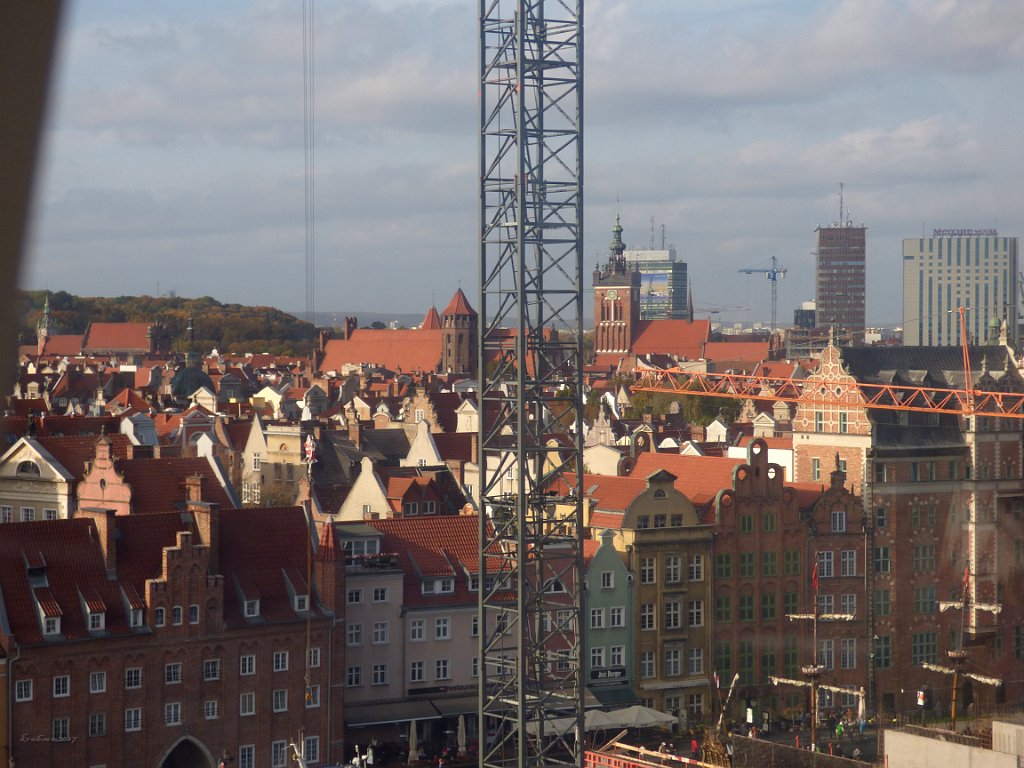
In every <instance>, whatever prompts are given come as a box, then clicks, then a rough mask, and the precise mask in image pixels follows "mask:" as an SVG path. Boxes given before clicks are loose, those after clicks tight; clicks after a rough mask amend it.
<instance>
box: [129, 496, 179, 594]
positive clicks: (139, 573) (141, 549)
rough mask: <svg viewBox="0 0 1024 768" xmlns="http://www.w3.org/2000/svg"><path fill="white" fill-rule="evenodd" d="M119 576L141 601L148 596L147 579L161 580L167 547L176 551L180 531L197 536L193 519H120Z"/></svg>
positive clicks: (176, 514)
mask: <svg viewBox="0 0 1024 768" xmlns="http://www.w3.org/2000/svg"><path fill="white" fill-rule="evenodd" d="M115 522H116V524H117V531H118V535H119V538H118V540H117V575H118V576H119V577H120V578H121V580H122V582H124V584H125V585H126V586H127V587H129V588H130V589H132V590H134V591H135V593H136V594H137V596H139V597H140V599H142V598H144V597H145V595H146V579H157V578H160V574H161V572H162V570H163V553H164V547H173V546H175V544H177V541H178V531H189V532H192V533H194V532H195V529H194V526H193V525H192V518H191V517H189V516H185V517H184V519H183V518H182V515H181V513H180V512H162V513H157V514H152V515H138V516H136V515H122V516H121V517H118V518H117V519H116V521H115Z"/></svg>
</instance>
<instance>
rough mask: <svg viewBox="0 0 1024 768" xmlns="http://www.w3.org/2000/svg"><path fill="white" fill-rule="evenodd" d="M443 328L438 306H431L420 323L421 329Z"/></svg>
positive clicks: (433, 329) (434, 329)
mask: <svg viewBox="0 0 1024 768" xmlns="http://www.w3.org/2000/svg"><path fill="white" fill-rule="evenodd" d="M440 328H441V318H440V316H439V315H438V314H437V307H431V308H430V309H428V310H427V314H426V315H425V316H424V318H423V322H422V323H420V330H421V331H437V330H440Z"/></svg>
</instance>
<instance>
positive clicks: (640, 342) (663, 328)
mask: <svg viewBox="0 0 1024 768" xmlns="http://www.w3.org/2000/svg"><path fill="white" fill-rule="evenodd" d="M709 338H711V321H710V320H694V321H693V322H692V323H691V322H689V321H687V320H641V321H640V322H638V323H637V324H636V326H635V328H634V331H633V344H632V345H631V347H630V348H631V351H632V352H633V354H635V355H646V354H670V355H675V356H676V357H685V358H689V359H690V360H699V359H700V358H701V357H703V356H704V344H705V343H706V342H707V341H708V339H709Z"/></svg>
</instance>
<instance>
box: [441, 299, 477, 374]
mask: <svg viewBox="0 0 1024 768" xmlns="http://www.w3.org/2000/svg"><path fill="white" fill-rule="evenodd" d="M477 333H478V332H477V316H476V310H475V309H473V308H472V307H471V306H469V300H468V299H466V294H464V293H463V292H462V289H461V288H459V289H458V290H457V291H455V295H454V296H452V300H451V301H449V302H448V306H447V307H445V308H444V312H442V313H441V372H442V373H467V374H469V375H470V376H475V375H476V355H477V343H478V341H479V339H478V336H477Z"/></svg>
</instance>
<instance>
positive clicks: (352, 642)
mask: <svg viewBox="0 0 1024 768" xmlns="http://www.w3.org/2000/svg"><path fill="white" fill-rule="evenodd" d="M345 638H346V640H345V641H346V643H347V644H348V645H349V646H350V647H351V646H357V645H362V644H363V625H362V624H360V623H356V624H349V625H348V629H347V630H346V632H345Z"/></svg>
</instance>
